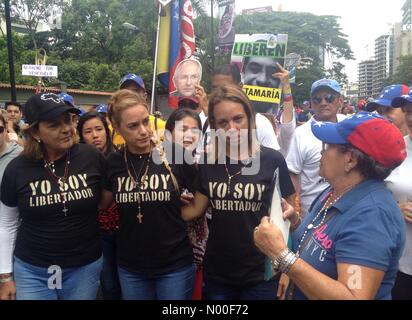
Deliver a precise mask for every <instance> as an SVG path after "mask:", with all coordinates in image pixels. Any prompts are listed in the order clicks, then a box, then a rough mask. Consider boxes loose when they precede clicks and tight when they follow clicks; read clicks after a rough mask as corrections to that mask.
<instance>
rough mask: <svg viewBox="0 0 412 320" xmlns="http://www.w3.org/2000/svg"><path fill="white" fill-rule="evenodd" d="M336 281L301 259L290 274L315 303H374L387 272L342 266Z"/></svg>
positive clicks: (356, 266) (340, 264)
mask: <svg viewBox="0 0 412 320" xmlns="http://www.w3.org/2000/svg"><path fill="white" fill-rule="evenodd" d="M337 267H338V280H334V279H332V278H330V277H328V276H326V275H324V274H323V273H321V272H319V271H317V270H316V269H315V268H313V267H311V266H310V265H309V264H308V263H306V262H305V261H304V260H302V259H298V260H297V261H296V263H295V264H294V265H293V266H292V269H291V270H290V272H289V273H288V276H289V278H290V279H291V280H292V281H293V282H294V283H295V284H296V285H297V286H298V287H299V289H300V290H301V291H302V292H303V294H304V295H305V296H306V297H307V298H308V299H312V300H315V299H316V300H373V299H375V296H376V293H377V292H378V289H379V287H380V285H381V282H382V279H383V277H384V275H385V273H384V272H383V271H381V270H377V269H372V268H367V267H363V266H359V265H351V264H343V263H338V265H337Z"/></svg>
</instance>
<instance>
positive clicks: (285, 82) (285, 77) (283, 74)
mask: <svg viewBox="0 0 412 320" xmlns="http://www.w3.org/2000/svg"><path fill="white" fill-rule="evenodd" d="M276 65H277V67H278V69H279V72H276V73H274V74H272V77H273V78H278V79H279V80H280V82H281V83H282V86H283V87H285V86H289V71H288V70H286V69H285V68H283V67H282V65H280V64H279V63H276Z"/></svg>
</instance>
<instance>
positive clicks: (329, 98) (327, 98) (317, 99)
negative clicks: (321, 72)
mask: <svg viewBox="0 0 412 320" xmlns="http://www.w3.org/2000/svg"><path fill="white" fill-rule="evenodd" d="M323 99H325V101H326V102H327V103H332V102H333V101H335V99H336V96H335V95H333V94H325V95H324V96H322V97H321V96H314V97H313V98H312V101H313V102H314V103H316V104H320V103H322V101H323Z"/></svg>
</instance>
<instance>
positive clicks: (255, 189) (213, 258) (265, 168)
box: [198, 147, 295, 287]
mask: <svg viewBox="0 0 412 320" xmlns="http://www.w3.org/2000/svg"><path fill="white" fill-rule="evenodd" d="M226 163H227V170H228V171H229V174H230V175H231V176H233V177H232V178H231V181H230V187H228V180H229V176H228V173H227V172H226V168H225V165H224V164H214V165H210V164H204V165H200V166H199V188H198V191H199V192H201V193H202V194H204V195H205V196H207V197H208V198H209V201H210V206H211V208H212V213H211V221H210V222H209V238H208V242H207V247H206V254H205V258H204V277H205V279H206V280H212V281H215V282H218V283H223V284H228V285H234V286H239V287H244V286H249V285H255V284H257V283H259V282H261V281H263V277H264V263H265V262H264V261H265V259H264V255H263V254H262V253H261V252H260V251H259V250H258V249H257V248H256V246H255V244H254V241H253V230H254V228H255V227H256V226H257V225H259V223H260V220H261V219H262V217H264V216H267V215H268V210H269V207H270V202H271V196H272V193H271V189H272V187H271V185H272V180H273V177H274V174H275V170H276V169H277V168H279V183H280V189H281V193H282V196H283V197H284V198H285V197H288V196H290V195H292V194H293V193H294V192H295V190H294V188H293V184H292V181H291V179H290V176H289V172H288V168H287V166H286V162H285V159H284V158H283V156H282V155H281V154H280V153H279V152H278V151H275V150H272V149H269V148H265V147H261V151H260V159H259V157H255V158H253V160H252V162H251V163H250V164H248V165H246V168H248V169H249V170H250V168H251V167H255V168H257V169H258V171H257V170H256V171H255V172H257V173H256V174H252V175H250V174H248V175H247V174H246V173H247V171H245V166H243V165H242V164H241V163H237V164H230V163H229V159H228V158H227V159H226ZM256 166H259V167H256ZM242 168H243V169H242ZM240 170H243V171H242V174H237V173H238V172H240ZM249 173H251V171H249ZM228 190H230V193H228Z"/></svg>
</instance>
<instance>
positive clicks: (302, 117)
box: [296, 101, 312, 126]
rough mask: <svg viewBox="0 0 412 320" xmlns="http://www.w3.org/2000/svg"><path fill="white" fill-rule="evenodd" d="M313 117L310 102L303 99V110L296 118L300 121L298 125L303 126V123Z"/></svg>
mask: <svg viewBox="0 0 412 320" xmlns="http://www.w3.org/2000/svg"><path fill="white" fill-rule="evenodd" d="M311 117H312V114H311V113H310V102H309V101H303V103H302V111H301V112H299V114H298V115H297V119H296V120H297V122H298V126H301V125H302V124H304V123H306V122H308V121H309V120H310V118H311Z"/></svg>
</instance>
